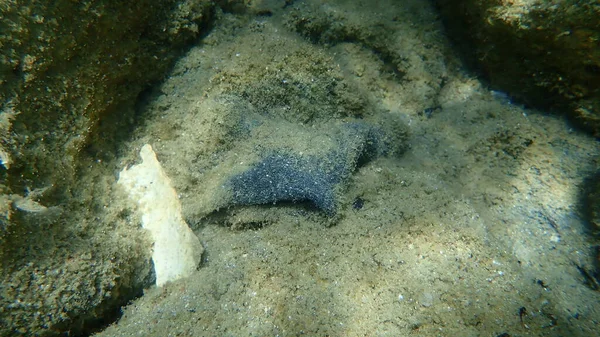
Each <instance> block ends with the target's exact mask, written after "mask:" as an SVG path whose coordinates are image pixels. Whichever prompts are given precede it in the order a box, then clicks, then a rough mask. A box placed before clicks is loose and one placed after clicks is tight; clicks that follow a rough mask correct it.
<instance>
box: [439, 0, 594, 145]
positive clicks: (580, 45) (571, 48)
mask: <svg viewBox="0 0 600 337" xmlns="http://www.w3.org/2000/svg"><path fill="white" fill-rule="evenodd" d="M436 2H437V4H438V6H439V8H440V9H441V13H442V15H443V18H444V21H445V23H446V27H447V29H448V31H449V32H450V35H451V36H452V37H453V39H454V41H455V43H456V44H457V45H458V46H459V47H460V48H461V49H462V51H463V55H464V56H465V57H466V59H467V60H468V62H469V63H470V64H471V66H473V67H475V68H476V69H478V70H479V71H480V72H481V73H482V74H483V75H484V76H485V77H486V78H487V79H488V80H489V82H490V84H491V85H492V87H493V88H494V89H496V90H501V91H504V92H506V93H508V94H509V95H511V96H514V97H515V98H517V99H518V100H519V101H521V102H525V103H527V104H529V105H533V106H537V107H543V108H552V109H554V110H556V111H558V112H561V113H562V112H565V113H566V114H567V115H568V116H569V117H570V118H571V119H572V120H573V121H575V122H576V123H577V124H578V125H580V126H582V127H584V128H585V129H587V130H589V131H591V132H592V133H593V134H594V135H595V136H596V137H598V136H600V44H599V43H598V41H600V20H598V17H600V4H599V3H598V2H597V1H595V0H586V1H576V0H568V1H550V0H518V1H497V0H484V1H481V0H462V1H458V2H457V1H448V0H437V1H436Z"/></svg>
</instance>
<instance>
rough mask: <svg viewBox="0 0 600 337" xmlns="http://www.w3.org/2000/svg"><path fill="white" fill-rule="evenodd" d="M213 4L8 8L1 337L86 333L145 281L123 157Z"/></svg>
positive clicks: (142, 242) (1, 49)
mask: <svg viewBox="0 0 600 337" xmlns="http://www.w3.org/2000/svg"><path fill="white" fill-rule="evenodd" d="M212 6H213V4H212V3H211V2H210V1H174V0H162V1H151V0H142V1H136V2H115V1H69V0H64V1H51V2H48V1H21V0H2V1H0V32H2V34H0V277H1V285H0V335H2V336H8V335H29V336H33V335H36V336H48V335H59V334H60V335H63V334H65V333H66V334H70V335H80V334H87V333H89V332H91V331H93V330H94V329H95V327H97V326H99V325H103V324H106V323H107V322H110V320H111V319H112V318H114V317H115V315H117V314H118V312H119V310H118V308H119V307H120V306H121V305H123V304H124V303H126V302H127V301H129V300H130V299H131V298H132V297H134V296H136V295H138V294H139V293H140V292H141V289H142V287H143V285H144V284H147V283H148V280H147V279H146V277H147V275H148V272H149V270H150V261H149V255H150V252H149V250H150V246H151V245H150V243H149V242H148V241H147V240H146V239H145V236H144V233H143V232H141V231H140V230H139V229H138V228H137V227H138V224H139V222H138V221H137V219H135V218H132V217H131V216H130V215H129V214H128V212H127V211H126V208H124V206H123V205H121V203H120V202H119V201H124V200H125V199H118V193H116V191H113V188H112V187H111V186H113V185H114V184H113V182H112V181H109V180H110V179H112V178H110V177H114V176H115V174H114V173H113V172H115V167H117V166H118V165H116V164H115V163H114V158H115V154H114V151H113V150H114V149H115V147H114V145H115V144H116V143H117V141H118V140H119V139H122V138H123V137H127V133H128V131H129V126H130V125H131V124H132V122H133V120H134V117H135V116H134V104H135V102H136V99H137V98H138V96H139V95H140V93H141V92H143V90H144V89H145V88H146V87H147V86H148V85H149V84H150V83H152V82H155V81H157V80H159V79H161V77H162V76H164V74H165V72H166V71H167V70H168V69H169V68H170V66H171V64H172V61H173V60H174V59H175V58H176V57H177V56H179V55H181V53H182V51H183V50H184V48H185V46H186V44H188V43H189V42H191V41H194V40H195V39H197V38H198V37H199V36H200V34H201V33H202V31H203V29H204V28H205V27H206V26H207V25H209V24H210V16H211V12H212V8H213V7H212ZM107 177H109V178H107Z"/></svg>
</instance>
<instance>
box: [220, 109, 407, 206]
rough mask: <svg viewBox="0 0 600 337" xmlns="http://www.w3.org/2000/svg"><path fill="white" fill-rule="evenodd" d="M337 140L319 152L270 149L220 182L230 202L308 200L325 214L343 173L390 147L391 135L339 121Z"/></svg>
mask: <svg viewBox="0 0 600 337" xmlns="http://www.w3.org/2000/svg"><path fill="white" fill-rule="evenodd" d="M334 138H335V143H336V144H337V146H336V147H335V148H333V149H331V150H329V151H325V152H324V154H323V155H320V156H316V155H313V156H308V155H298V154H294V153H288V152H284V151H282V150H274V151H272V152H270V153H268V154H265V155H263V157H262V158H261V159H260V160H259V161H258V162H257V163H256V164H254V166H252V167H251V168H249V169H248V170H247V171H245V172H243V173H241V174H238V175H236V176H233V177H232V178H231V179H230V180H229V181H228V183H227V184H226V186H227V187H228V188H229V191H230V193H231V199H230V202H229V204H231V205H260V204H275V203H277V202H280V201H291V202H300V201H309V202H311V203H312V204H313V205H314V206H315V207H317V208H318V209H321V210H322V211H324V212H325V213H327V214H328V215H334V214H335V213H336V211H337V207H338V205H337V197H336V196H337V193H339V187H340V185H341V184H342V183H344V182H345V181H346V180H347V178H348V177H349V176H350V175H351V174H352V172H354V171H355V170H356V168H357V167H358V166H359V165H362V164H364V163H366V162H368V161H370V160H372V159H374V158H376V157H378V156H381V155H386V154H388V153H389V152H394V151H396V150H397V149H398V148H399V147H400V146H401V144H394V142H393V141H394V140H395V139H397V137H393V135H389V134H387V133H386V132H385V131H384V130H383V129H382V128H380V127H378V126H374V125H371V124H368V123H365V122H361V121H357V122H352V123H345V124H343V125H342V127H341V128H339V129H338V130H336V132H335V136H334Z"/></svg>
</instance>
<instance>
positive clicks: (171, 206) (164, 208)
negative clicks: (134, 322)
mask: <svg viewBox="0 0 600 337" xmlns="http://www.w3.org/2000/svg"><path fill="white" fill-rule="evenodd" d="M140 156H141V157H142V163H141V164H138V165H134V166H132V167H131V168H129V169H127V168H124V169H123V171H121V173H120V174H119V184H121V185H123V186H124V187H125V189H126V190H127V192H128V193H129V197H130V198H131V199H132V200H134V201H135V202H137V205H138V211H139V212H140V213H141V215H142V227H143V228H145V229H147V230H149V231H150V233H151V235H152V240H153V241H154V248H153V253H152V259H153V260H154V270H155V273H156V284H157V285H158V286H162V285H163V284H165V283H166V282H169V281H174V280H177V279H179V278H182V277H186V276H189V275H190V274H192V273H193V272H194V271H195V270H196V268H197V267H198V265H199V263H200V258H201V255H202V252H203V248H202V244H201V243H200V240H199V239H198V237H197V236H196V235H195V234H194V233H193V232H192V230H191V229H190V228H189V227H188V225H187V223H186V222H185V221H184V220H183V218H182V216H181V204H180V203H179V198H178V197H177V193H176V191H175V189H174V188H173V187H172V186H171V180H170V179H169V177H167V175H166V174H165V171H164V170H163V168H162V166H161V165H160V163H159V162H158V160H157V159H156V154H155V153H154V151H153V150H152V147H151V146H150V145H148V144H146V145H144V146H143V147H142V149H141V151H140Z"/></svg>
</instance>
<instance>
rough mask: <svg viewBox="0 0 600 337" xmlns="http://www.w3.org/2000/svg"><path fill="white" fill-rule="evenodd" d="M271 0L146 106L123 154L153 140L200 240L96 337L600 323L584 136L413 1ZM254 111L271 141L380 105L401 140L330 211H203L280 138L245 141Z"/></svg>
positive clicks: (371, 112) (439, 331)
mask: <svg viewBox="0 0 600 337" xmlns="http://www.w3.org/2000/svg"><path fill="white" fill-rule="evenodd" d="M264 6H265V8H266V9H261V11H258V10H257V13H261V14H264V13H269V15H257V16H250V17H248V16H241V15H236V14H228V13H220V14H219V18H218V20H217V23H216V25H215V28H214V29H213V31H211V32H210V33H209V35H208V36H206V37H205V38H203V39H202V40H201V41H200V42H199V44H198V45H197V46H196V47H194V48H192V49H191V50H190V51H189V52H188V54H187V55H186V56H185V57H183V58H182V59H181V60H180V61H179V62H178V64H177V65H176V66H175V68H174V69H173V71H172V73H171V74H170V76H169V77H168V78H167V79H166V80H165V82H164V83H162V84H161V85H160V87H159V88H156V90H155V91H154V93H153V94H152V95H151V97H150V98H149V99H148V102H147V104H145V105H144V106H143V107H142V108H141V111H140V116H141V120H142V121H141V122H140V123H139V127H138V128H137V129H136V131H135V134H134V136H133V137H132V140H131V141H130V142H129V143H128V144H125V145H124V147H125V148H126V150H125V153H127V155H128V157H127V158H125V159H124V160H134V158H135V157H136V154H137V152H139V148H140V147H141V146H142V145H143V144H146V143H149V144H151V145H152V146H153V148H154V149H155V150H156V152H157V154H158V159H159V161H161V163H162V164H163V166H164V168H165V170H166V171H167V173H168V174H169V176H170V177H171V179H172V180H173V182H174V184H175V188H176V189H177V191H178V192H179V194H180V198H181V201H182V205H183V208H184V215H185V217H186V219H187V221H188V223H189V224H190V225H191V226H192V228H193V229H194V231H195V233H196V234H197V235H198V237H199V238H200V240H201V241H202V244H203V246H204V248H205V252H204V255H203V262H202V265H201V267H200V268H199V270H198V271H197V273H196V274H195V275H193V276H192V277H190V278H187V279H184V280H181V281H178V282H175V283H171V284H168V285H166V286H164V287H162V288H153V289H148V290H147V291H146V293H145V294H144V296H143V297H141V298H139V299H137V300H135V301H134V302H133V303H131V304H130V305H129V306H127V307H126V308H124V315H123V317H122V318H121V319H120V321H119V322H117V323H115V324H113V325H111V326H110V327H108V328H107V329H106V330H105V331H103V332H101V333H98V334H97V336H296V335H306V336H407V335H421V336H500V335H503V334H504V335H503V336H508V335H510V336H595V335H599V334H600V332H598V328H597V324H598V321H599V320H600V305H599V304H598V303H600V302H599V299H600V293H599V292H597V291H593V290H591V289H590V288H588V287H586V285H585V284H584V281H585V279H584V277H583V276H582V274H581V273H580V271H579V270H578V268H577V266H581V267H591V266H592V265H593V259H594V256H593V255H592V246H593V244H594V242H593V240H592V237H591V236H590V235H589V233H588V229H587V228H586V226H585V224H584V221H583V219H582V214H581V209H580V207H581V206H580V198H581V196H582V193H583V187H584V186H583V185H584V183H585V179H586V178H589V177H590V176H591V175H593V174H594V172H595V170H596V169H597V161H596V160H597V158H598V154H599V151H598V144H597V142H596V140H595V139H593V138H592V137H590V136H587V135H585V134H583V133H581V132H579V131H576V130H573V129H572V128H571V127H570V126H569V125H568V124H567V122H566V121H565V120H563V119H562V118H560V117H556V116H554V115H549V114H546V113H544V112H540V111H534V110H530V109H527V108H525V107H523V106H521V105H519V104H515V103H512V102H511V101H510V100H509V99H508V98H507V97H506V95H504V94H502V93H498V92H493V91H491V90H490V89H489V88H487V87H486V86H485V84H483V83H482V82H481V81H479V80H478V79H477V78H476V77H475V75H472V74H469V73H468V72H467V71H466V70H464V69H463V68H462V66H461V64H460V62H459V61H458V60H457V58H456V56H455V54H454V51H453V50H452V48H451V46H450V45H449V42H448V41H447V39H446V38H445V36H444V35H443V29H442V27H441V25H440V22H439V21H438V20H437V19H436V14H435V12H434V10H433V9H432V8H429V7H427V6H424V5H422V2H421V1H406V2H397V1H375V2H367V1H363V2H360V1H356V2H348V1H335V2H328V3H327V4H321V3H320V2H319V1H307V2H298V3H295V4H294V5H292V6H287V7H284V8H281V7H282V6H280V4H279V2H277V1H272V2H270V3H269V2H265V4H264ZM269 6H270V7H269ZM336 25H339V26H340V27H336ZM373 27H375V28H373ZM377 27H379V28H377ZM319 29H320V30H319ZM376 29H382V30H383V31H382V32H381V34H379V33H378V31H377V30H376ZM391 29H393V33H390V30H391ZM332 97H333V98H332ZM250 113H256V114H261V115H263V116H265V115H266V116H270V117H272V122H271V123H267V124H266V125H265V124H263V125H262V128H261V129H260V132H269V131H268V130H269V129H268V128H272V130H273V132H275V131H276V132H282V134H286V133H285V130H284V131H281V128H286V127H289V123H298V125H302V126H303V127H305V126H307V125H308V126H310V125H317V124H319V123H322V122H324V121H327V122H331V121H343V120H345V119H348V118H358V119H362V118H371V117H377V118H383V119H385V118H386V116H393V117H394V118H396V119H400V120H402V121H403V122H404V124H405V125H406V127H407V130H408V136H407V150H406V151H405V152H404V154H403V155H402V156H399V157H392V158H383V157H382V158H377V159H375V160H373V161H370V162H367V163H365V164H364V165H362V166H360V167H359V168H357V170H356V171H355V172H354V173H353V175H352V176H351V177H350V179H349V180H348V181H346V182H345V184H344V187H343V189H342V191H341V192H340V195H339V204H340V206H339V211H338V214H337V216H336V217H335V219H333V220H332V219H330V218H329V217H328V216H327V215H324V214H322V212H320V211H319V210H316V209H314V208H311V207H310V205H306V204H281V205H280V204H277V205H266V206H262V207H247V208H232V209H228V210H216V209H215V207H213V206H214V205H218V204H219V202H218V201H215V200H214V199H215V198H216V197H215V195H216V194H215V191H216V190H218V186H219V184H218V183H215V181H216V182H219V181H222V179H225V178H223V177H226V176H228V175H231V174H233V173H236V172H239V167H240V165H242V166H243V165H244V163H245V162H247V161H252V160H253V159H255V157H253V156H255V155H256V152H255V151H259V149H261V148H262V147H265V148H269V147H271V148H273V147H284V148H285V146H286V141H289V139H280V140H279V141H280V142H281V143H280V144H277V143H276V142H275V141H274V140H273V139H271V138H268V137H264V135H261V134H251V135H247V134H245V135H244V136H243V137H242V136H240V133H239V132H237V131H239V130H238V129H239V128H238V125H239V123H240V120H244V119H243V118H242V117H243V116H245V115H246V114H250ZM240 116H242V117H240ZM390 118H391V117H390ZM280 120H285V124H281V126H278V121H280ZM232 130H234V131H235V132H233V131H232ZM292 132H293V130H292ZM240 137H242V138H243V140H240ZM244 137H245V138H244ZM290 137H292V138H293V135H292V136H290ZM265 139H269V141H270V142H275V143H270V144H264V143H261V141H263V140H265ZM299 141H302V140H299ZM305 141H307V142H309V140H305Z"/></svg>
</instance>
